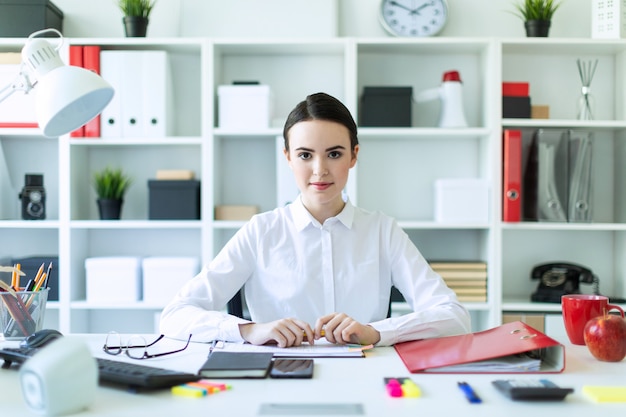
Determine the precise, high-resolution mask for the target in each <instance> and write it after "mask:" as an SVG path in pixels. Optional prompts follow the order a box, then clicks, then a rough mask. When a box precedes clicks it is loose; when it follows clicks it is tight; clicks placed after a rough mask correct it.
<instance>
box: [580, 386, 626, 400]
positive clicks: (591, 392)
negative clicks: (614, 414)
mask: <svg viewBox="0 0 626 417" xmlns="http://www.w3.org/2000/svg"><path fill="white" fill-rule="evenodd" d="M583 392H584V393H585V394H586V395H587V396H588V397H589V398H591V399H592V400H594V401H595V402H597V403H625V402H626V386H623V387H608V386H591V385H585V386H584V387H583Z"/></svg>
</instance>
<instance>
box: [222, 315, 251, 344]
mask: <svg viewBox="0 0 626 417" xmlns="http://www.w3.org/2000/svg"><path fill="white" fill-rule="evenodd" d="M243 323H250V322H249V321H247V320H244V319H236V320H227V321H224V322H222V324H221V325H220V326H219V335H220V339H221V340H228V341H232V342H245V340H244V339H243V337H242V336H241V332H240V331H239V325H240V324H243Z"/></svg>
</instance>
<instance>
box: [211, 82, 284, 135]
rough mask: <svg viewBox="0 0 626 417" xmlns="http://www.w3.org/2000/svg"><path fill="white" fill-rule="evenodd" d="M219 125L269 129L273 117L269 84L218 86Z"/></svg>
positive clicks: (243, 128)
mask: <svg viewBox="0 0 626 417" xmlns="http://www.w3.org/2000/svg"><path fill="white" fill-rule="evenodd" d="M217 97H218V126H219V127H220V129H226V130H240V131H241V130H254V129H267V128H268V127H270V120H271V119H272V95H271V90H270V86H269V85H220V86H218V87H217Z"/></svg>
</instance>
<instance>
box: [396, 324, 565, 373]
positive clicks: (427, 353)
mask: <svg viewBox="0 0 626 417" xmlns="http://www.w3.org/2000/svg"><path fill="white" fill-rule="evenodd" d="M395 349H396V351H397V353H398V355H399V356H400V358H401V359H402V361H403V362H404V365H405V366H406V367H407V369H408V370H409V372H411V373H418V372H432V373H510V374H516V373H560V372H563V370H564V369H565V347H564V346H563V345H562V344H560V343H559V342H557V341H556V340H554V339H552V338H550V337H548V336H547V335H545V334H544V333H542V332H540V331H538V330H537V329H535V328H533V327H531V326H529V325H528V324H526V323H523V322H521V321H516V322H512V323H506V324H503V325H501V326H497V327H494V328H491V329H488V330H484V331H481V332H475V333H468V334H463V335H457V336H446V337H439V338H434V339H423V340H414V341H410V342H402V343H397V344H396V345H395ZM518 359H520V361H518ZM530 359H532V361H530V362H534V363H536V364H537V366H536V367H535V366H533V367H527V366H525V365H521V366H520V365H519V362H521V363H523V364H527V363H529V360H530Z"/></svg>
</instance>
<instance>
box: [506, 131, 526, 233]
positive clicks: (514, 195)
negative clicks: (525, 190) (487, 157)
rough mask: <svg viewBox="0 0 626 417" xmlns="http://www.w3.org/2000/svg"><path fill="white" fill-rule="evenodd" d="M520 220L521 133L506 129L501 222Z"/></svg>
mask: <svg viewBox="0 0 626 417" xmlns="http://www.w3.org/2000/svg"><path fill="white" fill-rule="evenodd" d="M521 218H522V131H521V130H513V129H506V130H505V131H504V135H503V151H502V221H505V222H519V221H520V220H521Z"/></svg>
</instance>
